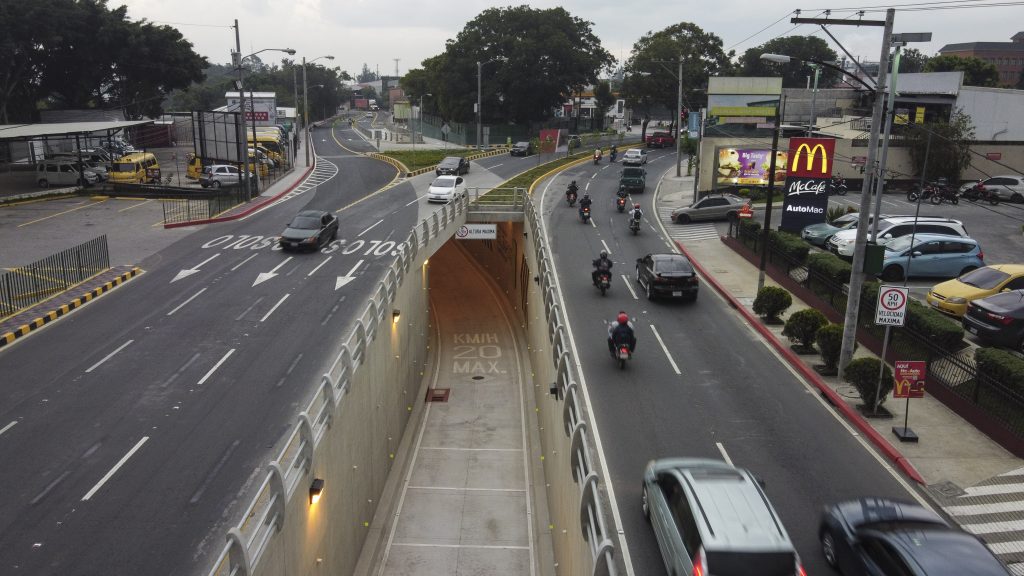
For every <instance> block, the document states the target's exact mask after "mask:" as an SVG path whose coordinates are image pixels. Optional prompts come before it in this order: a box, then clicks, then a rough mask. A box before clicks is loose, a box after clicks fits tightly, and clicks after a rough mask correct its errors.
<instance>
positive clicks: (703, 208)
mask: <svg viewBox="0 0 1024 576" xmlns="http://www.w3.org/2000/svg"><path fill="white" fill-rule="evenodd" d="M745 204H749V202H748V200H747V199H746V198H741V197H740V196H735V195H733V194H721V195H715V196H706V197H704V198H701V199H700V200H698V201H696V202H694V203H693V204H692V205H690V206H686V207H685V208H676V209H675V210H673V211H672V221H673V222H675V223H676V224H688V223H690V222H692V221H696V220H733V219H736V218H738V217H739V212H740V208H743V206H744V205H745Z"/></svg>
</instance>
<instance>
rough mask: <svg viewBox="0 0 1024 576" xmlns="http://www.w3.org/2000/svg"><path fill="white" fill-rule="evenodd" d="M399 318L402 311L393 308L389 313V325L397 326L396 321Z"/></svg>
mask: <svg viewBox="0 0 1024 576" xmlns="http://www.w3.org/2000/svg"><path fill="white" fill-rule="evenodd" d="M401 317H402V311H401V310H399V309H398V308H395V309H394V310H392V311H391V323H392V324H398V319H399V318H401Z"/></svg>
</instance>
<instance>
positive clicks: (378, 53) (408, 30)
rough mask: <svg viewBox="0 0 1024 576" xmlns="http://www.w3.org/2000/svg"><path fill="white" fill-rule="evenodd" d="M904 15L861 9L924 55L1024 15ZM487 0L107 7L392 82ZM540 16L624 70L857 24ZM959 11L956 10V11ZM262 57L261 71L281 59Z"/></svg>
mask: <svg viewBox="0 0 1024 576" xmlns="http://www.w3.org/2000/svg"><path fill="white" fill-rule="evenodd" d="M956 1H958V2H959V3H960V4H961V5H970V4H991V3H1000V2H1007V1H1010V0H962V1H960V0H956ZM899 2H900V5H882V4H876V3H872V2H867V3H865V4H866V6H865V8H867V9H869V10H872V11H869V12H867V13H866V14H865V15H864V19H865V20H884V19H885V12H884V8H885V7H888V6H894V7H896V8H897V12H896V17H895V27H894V31H895V32H931V33H932V38H933V41H932V42H930V43H923V44H915V45H913V46H912V47H915V48H918V49H919V50H921V51H922V52H924V53H925V54H928V55H933V54H935V53H936V52H938V50H939V48H941V47H942V46H944V45H946V44H952V43H959V42H972V41H989V42H993V41H994V42H1009V41H1010V37H1011V36H1013V35H1014V34H1015V33H1017V32H1019V31H1022V30H1024V19H1022V18H1021V16H1024V7H1022V6H1015V7H1014V6H1005V7H976V8H963V7H958V8H955V9H944V10H913V8H917V7H923V6H936V5H944V6H950V5H951V4H950V0H942V1H932V2H924V1H923V0H899ZM522 3H523V2H517V3H512V2H509V3H500V2H493V1H488V0H458V1H457V2H456V1H455V0H433V1H430V2H427V1H423V0H344V1H333V2H332V1H330V0H279V1H276V2H274V1H270V0H217V1H210V0H172V1H168V0H110V1H109V5H110V6H112V7H114V6H119V5H122V4H124V5H126V6H127V7H128V15H129V17H130V18H131V19H133V20H138V19H142V18H145V19H147V20H149V21H151V22H155V23H157V24H166V25H170V26H173V27H174V28H177V29H178V30H180V31H181V33H182V35H183V36H184V37H185V38H186V39H187V40H188V41H190V42H192V44H193V48H194V49H195V51H196V52H197V53H199V54H200V55H203V56H206V57H208V58H209V59H210V61H211V62H216V63H228V62H230V58H231V51H232V50H233V49H234V47H235V34H234V30H233V29H232V28H231V26H232V25H233V22H234V20H235V19H236V18H237V19H238V23H239V29H240V32H241V46H242V52H243V53H244V54H251V53H253V52H255V51H257V50H262V49H264V48H293V49H295V50H297V51H298V53H297V54H296V58H301V57H303V56H305V57H306V58H307V60H312V59H314V58H317V57H319V56H324V55H328V54H330V55H333V56H335V59H334V61H333V62H327V61H326V60H320V61H318V64H328V65H333V66H337V67H339V68H341V69H342V70H345V71H347V72H349V73H350V74H352V75H353V76H355V75H356V74H358V73H359V72H360V71H361V70H362V67H363V64H364V63H365V64H367V65H368V66H369V67H370V69H371V70H374V71H377V70H379V71H380V73H381V74H385V75H393V74H395V71H396V62H395V59H398V62H397V70H398V75H403V74H405V73H406V71H408V70H409V69H411V68H418V67H420V63H421V62H422V61H423V60H424V59H425V58H429V57H431V56H436V55H437V54H440V53H442V52H444V46H445V41H446V40H448V39H451V38H454V37H455V36H456V35H457V34H458V32H459V31H460V30H461V29H462V28H463V26H465V24H466V22H468V21H469V20H471V19H473V18H474V17H475V16H476V15H477V14H479V13H480V12H482V11H483V10H485V9H487V8H491V7H499V6H501V7H503V6H509V5H519V4H522ZM526 3H527V4H529V5H530V6H531V7H533V8H536V9H546V8H552V7H557V6H561V7H563V8H565V9H566V10H567V11H568V12H569V13H570V14H572V15H573V16H576V17H578V18H581V19H583V20H586V21H589V22H591V23H592V24H593V26H592V29H593V31H594V33H595V34H596V35H597V37H598V38H600V39H601V42H602V44H603V45H604V47H605V49H606V50H608V51H609V52H610V53H611V54H612V55H613V56H615V58H617V59H618V60H619V62H620V63H622V62H624V61H625V60H627V59H628V58H629V56H630V50H631V48H632V46H633V44H634V43H635V42H636V41H637V40H638V39H639V38H640V37H641V36H643V35H644V34H646V33H647V32H650V31H658V30H661V29H663V28H665V27H667V26H669V25H671V24H675V23H678V22H693V23H694V24H696V25H698V26H700V27H701V28H702V29H703V30H704V31H705V32H711V33H714V34H716V35H718V36H719V37H720V38H721V39H722V41H723V47H724V48H725V49H726V51H729V50H731V49H734V50H736V53H737V54H742V53H743V51H745V50H746V49H747V48H752V47H754V46H758V45H760V44H763V43H764V42H766V41H768V40H771V39H772V38H775V37H779V36H791V35H808V34H815V35H817V36H819V37H822V38H824V39H825V40H826V41H827V42H829V44H830V46H831V47H832V48H833V49H834V50H835V51H836V53H838V54H839V55H840V56H842V50H841V49H839V47H838V46H836V45H835V43H834V42H833V41H832V40H831V39H829V38H828V37H827V36H826V35H825V34H824V33H823V32H822V31H821V29H820V27H816V26H811V25H802V26H795V25H793V24H790V22H789V19H790V18H791V17H792V16H793V14H792V12H793V11H794V10H797V9H800V10H801V11H802V12H801V16H803V17H824V16H825V15H824V13H823V11H824V10H826V9H830V8H831V9H833V10H835V12H834V13H832V15H831V17H833V18H836V19H846V18H851V19H856V18H857V16H856V15H852V13H851V11H849V10H844V9H849V8H851V7H855V5H854V4H847V3H845V2H841V1H839V0H811V1H810V3H809V4H798V3H794V2H791V1H790V0H778V1H775V2H764V1H763V0H732V1H731V2H712V1H708V0H704V1H703V2H695V1H693V0H683V1H680V0H643V1H637V0H562V1H561V2H526ZM953 5H955V4H953ZM829 30H830V31H832V33H833V34H834V35H835V36H836V37H837V39H838V40H839V42H841V43H842V45H843V46H845V47H846V49H847V50H848V51H849V52H850V53H851V54H852V55H853V56H855V57H860V58H862V59H864V60H869V61H877V60H878V57H879V55H880V51H881V36H882V29H881V28H880V27H878V28H875V27H854V26H830V27H829ZM279 56H286V55H285V54H280V55H277V54H275V53H273V52H266V53H264V54H262V55H261V56H260V57H261V58H263V59H264V61H267V62H269V61H279Z"/></svg>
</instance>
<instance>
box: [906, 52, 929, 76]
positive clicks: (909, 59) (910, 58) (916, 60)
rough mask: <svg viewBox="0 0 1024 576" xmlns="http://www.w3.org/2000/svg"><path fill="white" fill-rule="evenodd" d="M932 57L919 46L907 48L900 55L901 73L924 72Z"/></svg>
mask: <svg viewBox="0 0 1024 576" xmlns="http://www.w3.org/2000/svg"><path fill="white" fill-rule="evenodd" d="M930 59H931V58H929V57H928V56H926V55H924V54H923V53H922V52H921V51H920V50H918V49H917V48H907V49H906V50H903V51H902V54H901V55H900V73H901V74H903V73H906V72H924V69H925V66H927V65H928V60H930Z"/></svg>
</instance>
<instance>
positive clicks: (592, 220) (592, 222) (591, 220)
mask: <svg viewBox="0 0 1024 576" xmlns="http://www.w3.org/2000/svg"><path fill="white" fill-rule="evenodd" d="M590 225H591V226H593V227H594V228H597V223H596V222H594V219H593V218H591V219H590Z"/></svg>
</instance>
